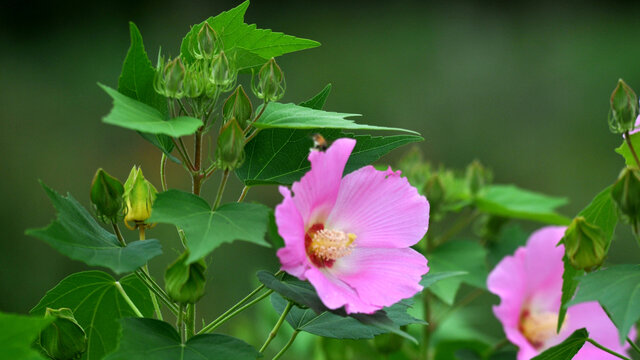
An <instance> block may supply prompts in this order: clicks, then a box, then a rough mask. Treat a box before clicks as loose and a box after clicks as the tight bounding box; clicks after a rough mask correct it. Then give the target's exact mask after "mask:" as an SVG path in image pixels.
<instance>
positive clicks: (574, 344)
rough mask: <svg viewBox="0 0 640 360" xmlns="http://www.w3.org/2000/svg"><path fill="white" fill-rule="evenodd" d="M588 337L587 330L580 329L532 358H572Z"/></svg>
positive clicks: (538, 359) (565, 359)
mask: <svg viewBox="0 0 640 360" xmlns="http://www.w3.org/2000/svg"><path fill="white" fill-rule="evenodd" d="M587 338H589V333H588V332H587V330H586V329H584V328H582V329H578V330H576V331H574V332H573V334H571V336H569V337H568V338H566V339H565V340H564V341H563V342H561V343H560V344H558V345H556V346H552V347H550V348H548V349H547V350H545V351H544V352H543V353H542V354H540V355H538V356H536V357H534V358H533V359H532V360H571V359H573V357H574V356H575V355H576V354H577V353H578V351H580V349H581V348H582V346H583V345H584V343H585V341H587Z"/></svg>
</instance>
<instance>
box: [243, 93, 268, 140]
mask: <svg viewBox="0 0 640 360" xmlns="http://www.w3.org/2000/svg"><path fill="white" fill-rule="evenodd" d="M268 104H269V103H268V102H263V103H262V108H260V112H259V113H258V114H257V115H256V117H255V118H253V120H251V123H250V124H249V125H247V127H246V128H245V129H244V134H245V135H246V134H247V133H248V132H249V129H251V127H252V126H253V124H255V123H256V121H258V119H260V116H262V114H263V113H264V110H265V109H266V108H267V105H268ZM245 142H246V141H245Z"/></svg>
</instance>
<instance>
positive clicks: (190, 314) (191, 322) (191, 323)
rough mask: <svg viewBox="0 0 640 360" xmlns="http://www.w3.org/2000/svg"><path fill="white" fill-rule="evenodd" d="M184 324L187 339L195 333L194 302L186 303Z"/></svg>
mask: <svg viewBox="0 0 640 360" xmlns="http://www.w3.org/2000/svg"><path fill="white" fill-rule="evenodd" d="M185 326H186V327H187V339H191V338H192V337H193V336H194V335H195V334H196V304H188V305H187V318H186V319H185Z"/></svg>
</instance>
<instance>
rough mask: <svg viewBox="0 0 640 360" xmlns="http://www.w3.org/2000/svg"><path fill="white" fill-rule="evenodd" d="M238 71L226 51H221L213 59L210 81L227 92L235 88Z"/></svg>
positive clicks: (220, 89)
mask: <svg viewBox="0 0 640 360" xmlns="http://www.w3.org/2000/svg"><path fill="white" fill-rule="evenodd" d="M237 75H238V73H237V72H236V71H235V69H234V67H233V63H232V62H230V61H229V59H228V58H227V55H225V53H224V51H221V52H220V53H219V54H218V55H217V56H216V57H214V58H213V60H212V61H211V67H210V75H209V81H211V84H213V85H215V86H216V87H217V88H218V90H219V91H221V92H227V91H229V90H231V89H232V88H233V86H234V85H235V82H236V77H237Z"/></svg>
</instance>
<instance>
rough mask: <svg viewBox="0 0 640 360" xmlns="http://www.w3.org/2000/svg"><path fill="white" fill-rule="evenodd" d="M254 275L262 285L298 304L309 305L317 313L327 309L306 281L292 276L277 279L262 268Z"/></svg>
mask: <svg viewBox="0 0 640 360" xmlns="http://www.w3.org/2000/svg"><path fill="white" fill-rule="evenodd" d="M256 276H257V277H258V280H260V282H261V283H263V284H264V286H266V287H267V288H269V289H271V290H273V291H275V292H277V293H278V294H280V295H282V296H284V297H285V298H286V299H288V300H290V301H293V302H294V303H296V304H298V305H300V306H303V307H309V308H311V309H312V310H314V311H315V312H317V313H321V312H323V311H325V310H327V307H326V306H324V304H323V303H322V300H320V298H319V297H318V294H317V293H316V290H315V289H314V288H313V286H312V285H311V284H310V283H308V282H306V281H300V280H298V279H296V278H293V277H287V278H286V280H279V279H278V278H276V277H275V276H274V275H273V274H271V273H270V272H268V271H264V270H260V271H258V273H257V274H256Z"/></svg>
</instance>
